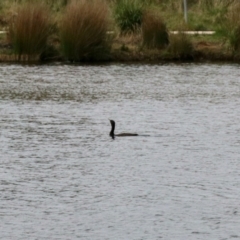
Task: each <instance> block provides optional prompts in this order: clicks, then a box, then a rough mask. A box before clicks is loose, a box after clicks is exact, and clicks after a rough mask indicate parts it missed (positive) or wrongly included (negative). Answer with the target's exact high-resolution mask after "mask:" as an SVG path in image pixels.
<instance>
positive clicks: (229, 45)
mask: <svg viewBox="0 0 240 240" xmlns="http://www.w3.org/2000/svg"><path fill="white" fill-rule="evenodd" d="M239 12H240V2H239V0H188V22H187V23H186V22H185V21H184V18H183V6H182V3H181V1H175V0H161V1H160V0H108V1H104V0H92V1H87V0H35V1H33V0H1V2H0V31H1V30H3V31H6V32H5V33H3V34H1V33H0V61H56V60H58V61H66V60H67V61H71V62H78V61H162V60H164V61H176V60H178V61H185V60H188V61H205V60H210V61H240V15H239ZM174 30H178V31H210V30H211V31H215V32H216V33H215V34H214V35H197V34H196V35H186V34H184V33H180V34H177V35H175V34H171V31H174Z"/></svg>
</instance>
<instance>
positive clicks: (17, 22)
mask: <svg viewBox="0 0 240 240" xmlns="http://www.w3.org/2000/svg"><path fill="white" fill-rule="evenodd" d="M49 34H50V17H49V12H48V8H47V7H46V6H45V5H44V4H42V3H38V2H37V3H30V2H29V3H25V4H23V5H22V6H20V7H19V8H18V10H17V12H16V15H15V17H14V18H13V19H12V20H11V23H10V26H9V32H8V36H9V40H10V42H11V43H12V45H13V50H14V53H15V54H16V55H17V57H18V60H27V61H29V60H36V59H38V58H39V56H40V55H41V53H43V52H44V50H45V49H46V47H47V39H48V36H49Z"/></svg>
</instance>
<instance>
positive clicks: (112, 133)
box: [109, 120, 138, 139]
mask: <svg viewBox="0 0 240 240" xmlns="http://www.w3.org/2000/svg"><path fill="white" fill-rule="evenodd" d="M109 121H110V123H111V126H112V129H111V132H110V133H109V136H110V137H111V138H112V139H114V138H115V136H117V137H134V136H138V134H137V133H119V134H114V130H115V122H114V121H113V120H109Z"/></svg>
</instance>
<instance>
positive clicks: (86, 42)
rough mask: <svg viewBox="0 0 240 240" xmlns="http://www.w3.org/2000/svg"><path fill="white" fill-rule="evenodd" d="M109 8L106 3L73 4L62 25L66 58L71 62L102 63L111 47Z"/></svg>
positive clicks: (80, 2)
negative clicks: (90, 61) (100, 61)
mask: <svg viewBox="0 0 240 240" xmlns="http://www.w3.org/2000/svg"><path fill="white" fill-rule="evenodd" d="M108 23H109V18H108V7H107V5H106V4H105V2H103V1H97V0H95V1H94V0H93V1H88V0H79V1H72V2H71V3H70V4H69V5H68V6H67V8H66V12H65V13H64V15H63V19H62V23H61V26H60V41H61V46H62V51H63V55H64V57H65V58H66V59H68V60H69V61H83V60H88V61H89V60H102V59H104V58H105V57H106V55H107V53H108V50H109V45H108V38H107V30H108Z"/></svg>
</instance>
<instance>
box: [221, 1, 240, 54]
mask: <svg viewBox="0 0 240 240" xmlns="http://www.w3.org/2000/svg"><path fill="white" fill-rule="evenodd" d="M239 12H240V3H239V2H238V3H236V4H234V5H233V6H232V7H231V8H230V9H229V11H228V13H227V14H226V20H225V21H224V22H223V25H222V26H223V27H222V30H223V33H224V34H223V35H225V38H226V39H227V41H228V43H229V45H230V48H231V50H232V53H234V54H235V53H238V54H239V53H240V14H239Z"/></svg>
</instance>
